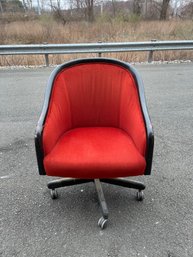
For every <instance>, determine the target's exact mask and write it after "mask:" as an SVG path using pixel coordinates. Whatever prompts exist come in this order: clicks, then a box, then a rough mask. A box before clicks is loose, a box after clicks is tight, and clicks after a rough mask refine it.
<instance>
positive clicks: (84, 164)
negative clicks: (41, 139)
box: [44, 127, 146, 178]
mask: <svg viewBox="0 0 193 257" xmlns="http://www.w3.org/2000/svg"><path fill="white" fill-rule="evenodd" d="M44 166H45V169H46V173H47V175H50V176H59V177H74V178H109V177H111V178H112V177H124V176H136V175H142V174H143V173H144V170H145V166H146V162H145V159H144V157H143V156H142V155H141V154H140V153H139V151H138V150H137V148H136V146H135V144H134V143H133V141H132V139H131V138H130V137H129V136H128V134H127V133H126V132H124V131H123V130H122V129H118V128H112V127H87V128H76V129H73V130H70V131H68V132H66V133H65V134H63V135H62V137H61V138H60V139H59V140H58V142H57V143H56V145H55V146H54V148H53V150H52V151H51V152H50V153H49V154H48V155H47V156H46V157H45V159H44Z"/></svg>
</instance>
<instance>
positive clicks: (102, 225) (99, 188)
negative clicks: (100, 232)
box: [94, 179, 109, 229]
mask: <svg viewBox="0 0 193 257" xmlns="http://www.w3.org/2000/svg"><path fill="white" fill-rule="evenodd" d="M94 183H95V186H96V191H97V194H98V199H99V203H100V206H101V211H102V215H103V216H102V217H101V218H100V219H99V221H98V226H99V227H100V228H101V229H104V228H105V227H106V225H107V220H108V215H109V211H108V208H107V204H106V201H105V197H104V193H103V190H102V186H101V183H100V180H99V179H95V180H94Z"/></svg>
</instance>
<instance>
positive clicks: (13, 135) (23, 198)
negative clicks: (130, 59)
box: [0, 63, 193, 257]
mask: <svg viewBox="0 0 193 257" xmlns="http://www.w3.org/2000/svg"><path fill="white" fill-rule="evenodd" d="M136 68H137V69H138V71H139V72H140V74H141V76H142V78H143V81H144V85H145V92H146V98H147V103H148V108H149V113H150V117H151V120H152V123H153V127H154V132H155V151H154V160H153V170H152V175H151V176H146V177H140V178H138V180H140V181H143V182H144V183H145V184H146V189H145V200H144V201H143V202H137V201H136V199H135V195H136V192H135V190H132V189H126V188H121V187H116V186H113V185H107V184H103V190H104V194H105V197H106V201H107V204H108V208H109V212H110V215H109V223H108V227H107V228H106V229H105V230H100V229H99V227H98V226H97V221H98V218H99V217H100V215H101V213H100V206H99V204H98V200H97V195H96V191H95V188H94V184H92V183H90V184H84V185H79V186H73V187H68V188H63V189H59V190H58V192H59V198H58V199H57V200H52V199H51V198H50V194H49V191H48V189H47V187H46V183H47V182H48V181H50V180H51V179H52V178H49V177H45V176H39V175H38V170H37V163H36V157H35V149H34V139H33V137H34V131H35V127H36V124H37V120H38V118H39V114H40V111H41V107H42V104H43V97H44V91H45V86H46V82H47V79H48V76H49V74H50V72H51V70H52V68H40V69H14V70H11V69H4V70H0V195H1V199H0V212H1V214H0V256H1V257H10V256H11V257H12V256H19V257H20V256H28V257H32V256H35V257H38V256H40V257H50V256H52V257H53V256H55V257H60V256H61V257H63V256H67V257H99V256H100V257H133V256H134V257H136V256H141V257H142V256H143V257H191V256H193V64H191V63H190V64H164V65H137V66H136ZM135 179H136V178H135Z"/></svg>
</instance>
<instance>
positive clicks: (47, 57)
mask: <svg viewBox="0 0 193 257" xmlns="http://www.w3.org/2000/svg"><path fill="white" fill-rule="evenodd" d="M45 61H46V67H49V56H48V54H45Z"/></svg>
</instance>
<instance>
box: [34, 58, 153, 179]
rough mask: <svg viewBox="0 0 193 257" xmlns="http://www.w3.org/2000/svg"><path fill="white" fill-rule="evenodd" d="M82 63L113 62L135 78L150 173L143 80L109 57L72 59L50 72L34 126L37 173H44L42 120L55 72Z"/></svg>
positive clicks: (150, 138)
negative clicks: (35, 125) (144, 128)
mask: <svg viewBox="0 0 193 257" xmlns="http://www.w3.org/2000/svg"><path fill="white" fill-rule="evenodd" d="M84 63H111V64H115V65H118V66H121V67H123V68H125V69H127V70H128V71H130V72H131V73H132V75H133V77H134V79H135V82H136V85H137V89H138V94H139V99H140V103H141V110H142V113H143V118H144V123H145V127H146V137H147V149H146V170H145V173H144V174H145V175H150V174H151V167H152V159H153V148H154V133H153V128H152V125H151V121H150V118H149V114H148V110H147V105H146V99H145V92H144V86H143V81H142V79H141V77H140V75H139V73H138V72H137V70H136V69H135V68H134V67H133V66H131V65H130V64H128V63H126V62H122V61H119V60H116V59H109V58H84V59H77V60H73V61H69V62H67V63H64V64H61V65H59V66H57V67H56V68H55V69H54V70H53V71H52V73H51V75H50V77H49V79H48V83H47V87H46V92H45V97H44V104H43V108H42V112H41V115H40V118H39V121H38V124H37V127H36V132H35V148H36V156H37V162H38V169H39V174H40V175H46V172H45V169H44V165H43V157H44V153H43V145H42V134H43V126H44V122H45V119H46V116H47V112H48V107H49V101H50V97H51V93H52V87H53V84H54V80H55V78H56V76H57V74H58V73H59V72H60V71H62V70H63V69H65V68H69V67H72V66H75V65H78V64H84Z"/></svg>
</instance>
